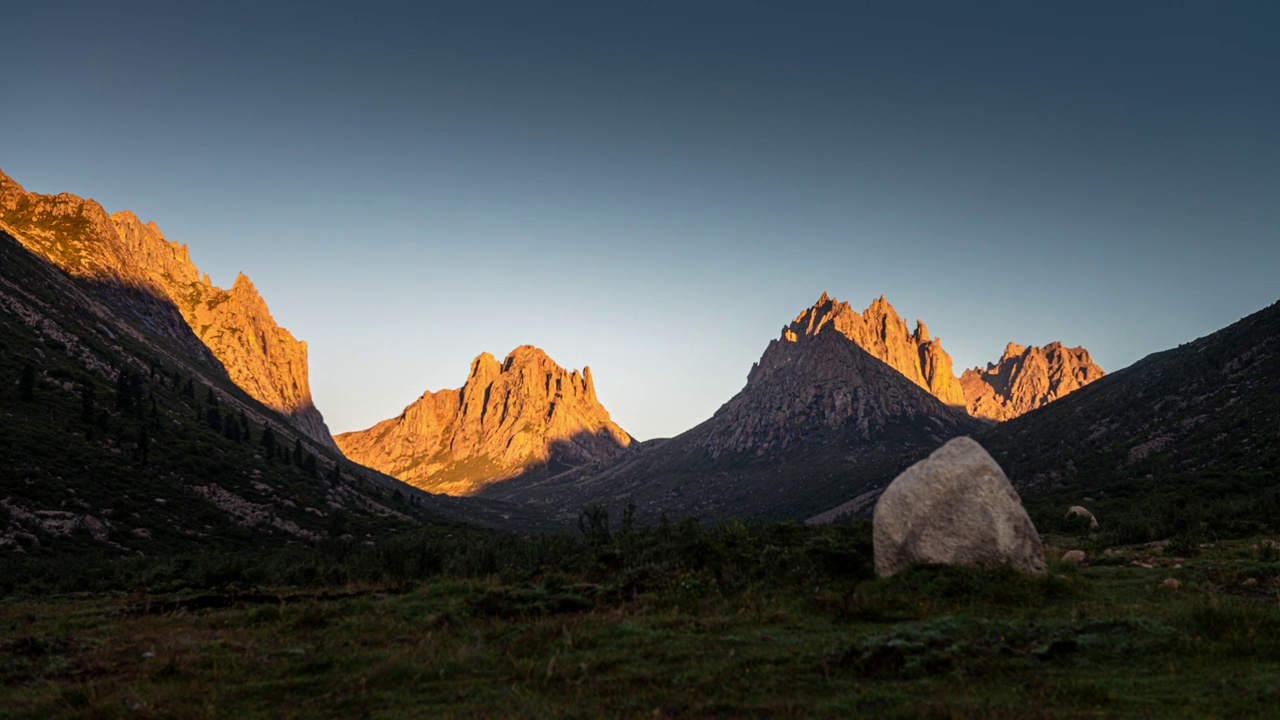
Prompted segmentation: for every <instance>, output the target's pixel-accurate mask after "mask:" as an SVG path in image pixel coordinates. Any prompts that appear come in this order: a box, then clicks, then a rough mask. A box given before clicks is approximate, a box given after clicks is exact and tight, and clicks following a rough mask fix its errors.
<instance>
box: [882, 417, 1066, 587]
mask: <svg viewBox="0 0 1280 720" xmlns="http://www.w3.org/2000/svg"><path fill="white" fill-rule="evenodd" d="M872 534H873V539H874V543H875V564H876V575H877V576H879V577H888V576H890V575H893V574H895V573H897V572H899V571H901V570H904V569H906V568H907V567H909V566H911V565H962V566H965V567H978V568H997V567H1009V568H1012V569H1014V570H1017V571H1018V572H1021V573H1025V574H1028V575H1043V574H1044V573H1045V571H1046V570H1047V565H1046V563H1045V559H1044V546H1043V545H1042V544H1041V542H1040V535H1039V534H1038V533H1037V532H1036V528H1035V525H1034V524H1032V522H1031V518H1029V517H1028V516H1027V511H1026V510H1024V509H1023V507H1022V500H1021V499H1020V498H1019V497H1018V493H1017V491H1015V490H1014V489H1013V485H1011V484H1010V483H1009V479H1008V478H1007V477H1005V474H1004V471H1003V470H1001V469H1000V466H999V465H997V464H996V461H995V460H993V459H992V458H991V456H990V455H988V454H987V451H986V450H984V449H983V448H982V446H981V445H979V444H978V443H977V442H975V441H973V440H972V439H970V438H967V437H958V438H955V439H954V440H951V441H950V442H948V443H946V444H945V445H943V446H942V447H940V448H938V449H937V450H935V451H934V452H933V454H932V455H930V456H929V457H928V458H926V459H924V460H921V461H920V462H918V463H916V464H915V465H912V466H911V467H909V468H907V470H906V471H905V472H903V473H902V474H901V475H899V476H898V477H897V478H895V479H894V481H893V482H892V483H890V484H889V487H888V488H886V489H885V491H884V494H883V495H881V496H880V500H879V502H877V503H876V509H875V513H874V519H873V525H872Z"/></svg>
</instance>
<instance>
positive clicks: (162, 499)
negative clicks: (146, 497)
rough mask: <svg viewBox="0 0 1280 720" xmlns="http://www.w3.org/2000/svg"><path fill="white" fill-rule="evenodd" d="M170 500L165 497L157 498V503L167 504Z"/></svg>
mask: <svg viewBox="0 0 1280 720" xmlns="http://www.w3.org/2000/svg"><path fill="white" fill-rule="evenodd" d="M168 502H169V501H168V500H165V499H164V498H156V504H157V505H165V504H167V503H168Z"/></svg>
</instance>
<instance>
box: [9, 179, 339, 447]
mask: <svg viewBox="0 0 1280 720" xmlns="http://www.w3.org/2000/svg"><path fill="white" fill-rule="evenodd" d="M0 222H3V223H4V227H5V228H6V229H7V230H8V231H9V233H10V235H11V236H12V237H14V238H16V239H17V240H18V241H19V242H21V243H22V244H23V245H24V246H25V247H26V248H27V249H28V250H30V251H31V252H34V253H36V254H37V255H39V256H41V257H43V258H45V259H46V260H48V261H50V262H52V263H54V264H55V265H57V266H58V267H60V268H61V269H62V270H64V271H66V272H67V273H70V274H71V275H73V276H76V277H78V278H83V279H86V280H89V281H92V282H94V283H97V284H98V285H99V286H100V288H101V291H102V293H103V297H104V299H105V300H106V301H107V302H108V303H111V304H113V305H114V306H115V307H116V308H119V309H122V310H124V311H126V312H127V313H128V314H130V315H132V316H134V317H136V318H138V319H140V320H142V322H143V324H144V327H146V328H147V329H149V330H151V331H155V332H159V333H162V334H165V335H167V336H169V337H170V338H171V339H174V340H177V341H179V342H185V343H188V344H189V345H194V343H190V339H191V335H192V334H194V336H195V337H196V338H198V340H199V342H200V343H203V345H204V346H206V347H207V348H208V351H209V352H210V353H212V356H213V357H215V358H217V360H218V361H219V363H221V366H222V367H224V368H225V369H226V372H227V374H228V376H229V377H230V378H231V380H232V381H233V382H235V383H236V385H238V386H239V387H240V388H242V389H243V390H244V391H245V392H247V393H249V395H250V396H252V397H253V398H255V399H256V400H258V401H260V402H262V403H263V404H265V405H266V406H267V407H270V408H271V409H272V410H275V411H277V412H280V413H283V414H284V415H286V416H288V417H289V418H290V419H291V420H292V422H293V423H295V424H296V425H297V426H298V427H299V428H300V429H302V430H303V432H305V433H306V434H307V435H308V436H309V437H310V438H311V439H313V440H315V441H316V442H320V443H324V444H327V445H329V444H332V442H333V440H332V438H331V437H330V436H329V430H328V428H327V427H326V426H325V423H324V418H323V417H321V415H320V412H319V411H318V410H317V409H316V408H315V406H314V405H313V404H312V400H311V388H310V384H309V381H308V377H307V345H306V343H304V342H301V341H299V340H297V339H295V338H294V337H293V335H291V334H290V333H289V331H288V330H285V329H284V328H282V327H280V326H278V325H277V324H276V322H275V320H274V319H273V318H272V317H271V314H270V312H269V311H268V309H267V305H266V303H265V302H264V301H263V299H262V297H261V296H260V295H259V294H258V291H257V290H256V289H255V288H254V286H253V284H252V283H251V282H249V279H248V278H247V277H245V276H244V275H243V274H242V275H240V276H239V277H237V278H236V282H235V285H234V286H233V287H232V288H231V289H230V290H223V289H222V288H219V287H216V286H214V285H213V284H212V283H210V281H209V277H208V275H203V276H202V274H201V273H200V271H199V269H198V268H197V267H196V266H195V264H194V263H192V262H191V258H190V257H189V255H188V251H187V247H186V246H185V245H179V244H178V243H176V242H172V241H169V240H168V239H166V238H165V237H164V235H163V234H161V232H160V230H159V228H157V227H156V225H155V224H154V223H147V224H145V225H144V224H143V223H142V222H141V221H140V220H138V218H137V217H136V216H135V215H134V214H133V213H131V212H129V211H121V212H117V213H115V214H114V215H110V216H108V215H107V213H106V211H105V210H103V209H102V206H101V205H99V204H98V203H96V202H94V201H93V200H86V199H83V198H80V197H78V196H76V195H72V194H70V193H62V194H59V195H40V194H37V193H28V192H26V191H25V190H24V189H23V188H22V186H21V185H19V184H18V183H17V182H15V181H14V180H13V179H11V178H10V177H8V176H7V175H5V174H4V173H3V172H0ZM175 310H176V312H175ZM183 326H185V327H183ZM188 330H189V331H190V332H188ZM188 350H190V351H192V352H199V350H198V349H197V348H196V347H189V348H188Z"/></svg>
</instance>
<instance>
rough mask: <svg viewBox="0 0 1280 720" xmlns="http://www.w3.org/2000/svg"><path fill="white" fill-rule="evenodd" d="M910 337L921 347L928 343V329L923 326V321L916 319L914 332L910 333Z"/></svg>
mask: <svg viewBox="0 0 1280 720" xmlns="http://www.w3.org/2000/svg"><path fill="white" fill-rule="evenodd" d="M911 337H913V338H914V339H915V341H916V342H917V343H919V344H922V345H923V344H925V343H928V342H929V328H928V327H926V326H925V324H924V321H923V320H920V319H919V318H917V319H916V331H915V332H914V333H912V335H911Z"/></svg>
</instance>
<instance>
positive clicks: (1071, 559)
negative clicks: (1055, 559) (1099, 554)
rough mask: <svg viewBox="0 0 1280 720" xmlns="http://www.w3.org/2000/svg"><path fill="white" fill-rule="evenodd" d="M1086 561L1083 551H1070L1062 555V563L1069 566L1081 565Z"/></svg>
mask: <svg viewBox="0 0 1280 720" xmlns="http://www.w3.org/2000/svg"><path fill="white" fill-rule="evenodd" d="M1084 561H1085V554H1084V551H1083V550H1068V551H1066V552H1064V553H1062V562H1064V563H1067V564H1069V565H1079V564H1080V563H1082V562H1084Z"/></svg>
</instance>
